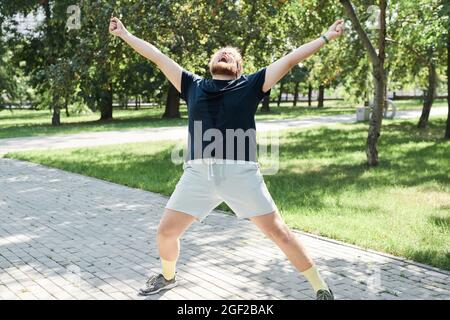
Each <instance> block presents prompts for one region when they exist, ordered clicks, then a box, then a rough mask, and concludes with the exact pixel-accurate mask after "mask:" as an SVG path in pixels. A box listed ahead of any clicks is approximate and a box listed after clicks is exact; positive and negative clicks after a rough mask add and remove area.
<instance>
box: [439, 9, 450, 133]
mask: <svg viewBox="0 0 450 320" xmlns="http://www.w3.org/2000/svg"><path fill="white" fill-rule="evenodd" d="M442 4H443V7H442V10H441V12H440V14H441V15H442V16H444V17H447V106H448V114H447V124H446V127H445V135H444V138H445V139H450V4H449V3H448V1H444V0H443V1H442Z"/></svg>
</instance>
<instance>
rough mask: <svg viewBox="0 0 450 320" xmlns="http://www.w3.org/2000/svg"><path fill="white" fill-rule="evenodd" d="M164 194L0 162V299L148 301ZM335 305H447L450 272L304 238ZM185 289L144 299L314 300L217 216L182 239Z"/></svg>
mask: <svg viewBox="0 0 450 320" xmlns="http://www.w3.org/2000/svg"><path fill="white" fill-rule="evenodd" d="M166 201H167V198H166V197H164V196H161V195H159V194H155V193H151V192H146V191H142V190H138V189H133V188H128V187H125V186H121V185H117V184H113V183H109V182H105V181H102V180H98V179H94V178H89V177H84V176H81V175H77V174H73V173H68V172H65V171H62V170H58V169H51V168H47V167H44V166H41V165H37V164H32V163H27V162H22V161H17V160H12V159H0V299H6V298H12V299H143V298H142V297H139V296H137V295H136V291H137V289H138V288H140V287H141V286H142V285H143V283H144V282H145V280H146V276H147V275H148V274H149V273H151V272H156V271H158V270H159V261H158V253H157V248H156V244H155V232H156V229H157V225H158V221H159V218H160V216H161V214H162V210H163V206H164V205H165V203H166ZM298 236H299V237H301V238H302V240H303V242H304V243H305V244H306V246H307V247H308V248H309V249H310V252H311V253H312V256H313V257H314V259H315V260H316V262H317V264H318V266H319V268H320V269H321V270H322V272H323V275H324V276H326V277H327V279H328V281H329V283H330V284H331V285H332V287H333V288H334V291H335V293H336V298H338V299H368V298H374V299H450V273H449V272H444V271H441V270H438V269H434V268H430V267H427V266H423V265H419V264H415V263H411V262H408V261H405V260H402V259H398V258H394V257H390V256H388V255H383V254H379V253H376V252H371V251H365V250H361V249H358V248H356V247H353V246H349V245H346V244H342V243H339V242H335V241H331V240H328V239H324V238H320V237H316V236H312V235H309V234H305V233H298ZM178 270H179V278H180V285H179V286H178V287H176V288H175V289H173V290H171V291H168V292H165V293H163V294H161V295H155V296H152V297H150V298H147V299H232V298H234V299H312V298H313V295H312V292H311V289H310V288H309V285H308V284H307V283H306V282H305V280H304V279H303V278H302V277H301V276H300V275H299V274H298V273H297V272H296V271H295V270H294V269H293V268H292V267H291V266H290V264H289V263H288V261H287V260H286V259H285V258H284V256H283V254H282V253H281V251H279V250H278V248H276V247H275V245H273V244H272V243H271V242H270V241H269V240H268V239H266V238H265V237H264V236H263V235H262V234H261V233H260V232H259V231H257V230H256V228H255V227H254V226H253V225H252V224H251V223H250V222H249V221H247V220H245V221H238V220H237V219H235V218H234V217H233V216H231V215H228V214H224V213H221V212H214V213H212V214H211V215H210V216H209V217H208V218H207V219H206V220H205V221H204V222H203V223H199V222H196V223H194V224H193V225H192V227H191V228H190V229H189V230H188V231H187V233H186V234H185V235H184V236H183V239H182V254H181V257H180V260H179V269H178Z"/></svg>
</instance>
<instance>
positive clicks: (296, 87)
mask: <svg viewBox="0 0 450 320" xmlns="http://www.w3.org/2000/svg"><path fill="white" fill-rule="evenodd" d="M299 87H300V82H296V83H295V90H294V107H296V106H297V101H298V88H299Z"/></svg>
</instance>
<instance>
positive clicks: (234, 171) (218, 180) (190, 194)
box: [166, 159, 277, 221]
mask: <svg viewBox="0 0 450 320" xmlns="http://www.w3.org/2000/svg"><path fill="white" fill-rule="evenodd" d="M183 169H184V172H183V175H182V176H181V178H180V180H179V181H178V183H177V185H176V187H175V190H174V192H173V193H172V196H171V197H170V199H169V201H168V202H167V204H166V208H168V209H172V210H176V211H181V212H184V213H187V214H190V215H192V216H194V217H195V218H196V219H197V220H199V221H202V220H203V219H204V218H206V216H207V215H208V214H209V213H210V212H211V211H212V210H213V209H214V208H215V207H217V206H218V205H219V204H221V203H222V202H225V203H226V204H227V205H228V206H229V207H230V208H231V210H233V212H234V213H235V214H236V216H237V217H238V218H239V219H247V218H250V217H254V216H259V215H264V214H268V213H271V212H274V211H275V210H277V207H276V205H275V203H274V201H273V200H272V197H271V195H270V193H269V191H268V190H267V187H266V184H265V183H264V179H263V176H262V174H261V171H260V168H259V164H258V163H257V162H252V161H239V160H238V161H235V160H223V159H196V160H190V161H188V162H185V163H184V164H183Z"/></svg>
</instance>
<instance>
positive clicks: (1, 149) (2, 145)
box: [0, 107, 448, 155]
mask: <svg viewBox="0 0 450 320" xmlns="http://www.w3.org/2000/svg"><path fill="white" fill-rule="evenodd" d="M447 112H448V110H447V108H445V107H439V108H432V109H431V113H430V115H431V116H438V115H445V114H447ZM420 113H421V110H410V111H398V112H397V116H396V119H410V118H417V119H418V118H419V117H420ZM355 120H356V116H355V114H344V115H335V116H313V117H303V118H300V119H282V120H264V121H258V122H257V123H256V129H257V130H258V131H260V132H263V131H272V130H285V129H294V128H308V127H312V126H318V125H333V124H337V123H352V122H355ZM187 134H188V133H187V127H186V126H179V127H161V128H148V129H139V130H116V131H104V132H87V133H77V134H65V135H49V136H42V137H39V136H37V137H21V138H8V139H0V155H2V154H6V153H8V152H11V151H21V150H32V149H62V148H78V147H89V146H99V145H109V144H119V143H130V142H143V141H158V140H159V141H160V140H179V139H185V140H187Z"/></svg>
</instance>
